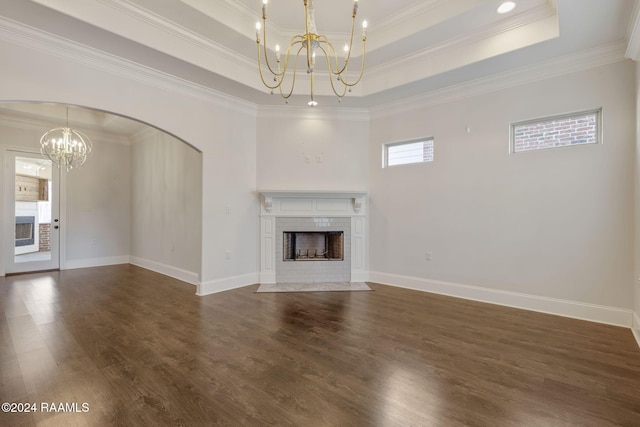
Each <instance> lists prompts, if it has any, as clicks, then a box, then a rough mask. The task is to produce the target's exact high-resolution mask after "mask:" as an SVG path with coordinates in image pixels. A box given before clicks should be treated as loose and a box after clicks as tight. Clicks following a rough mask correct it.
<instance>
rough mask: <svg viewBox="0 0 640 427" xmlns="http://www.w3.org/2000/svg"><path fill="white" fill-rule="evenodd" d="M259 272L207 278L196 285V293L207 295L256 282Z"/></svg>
mask: <svg viewBox="0 0 640 427" xmlns="http://www.w3.org/2000/svg"><path fill="white" fill-rule="evenodd" d="M259 277H260V274H259V273H257V272H256V273H249V274H243V275H241V276H234V277H225V278H223V279H215V280H208V281H206V282H202V283H200V284H199V285H198V290H197V291H196V295H200V296H203V295H209V294H215V293H218V292H223V291H229V290H231V289H237V288H243V287H245V286H250V285H255V284H256V283H258V279H259Z"/></svg>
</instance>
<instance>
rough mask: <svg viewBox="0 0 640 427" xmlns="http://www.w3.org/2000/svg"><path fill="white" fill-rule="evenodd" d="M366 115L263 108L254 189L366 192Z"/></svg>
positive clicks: (367, 184) (347, 112)
mask: <svg viewBox="0 0 640 427" xmlns="http://www.w3.org/2000/svg"><path fill="white" fill-rule="evenodd" d="M368 123H369V115H368V113H367V112H365V111H355V112H354V111H344V112H342V111H340V110H323V109H321V108H309V107H302V108H299V107H291V106H287V108H286V109H281V108H264V109H261V110H260V112H259V114H258V136H257V141H258V142H257V150H258V166H257V171H258V176H257V180H258V187H259V188H260V189H266V190H281V189H286V190H367V188H368V186H369V159H368V140H369V125H368Z"/></svg>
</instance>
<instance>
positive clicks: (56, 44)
mask: <svg viewBox="0 0 640 427" xmlns="http://www.w3.org/2000/svg"><path fill="white" fill-rule="evenodd" d="M0 40H4V41H7V42H9V43H12V44H15V45H18V46H22V47H26V48H29V49H33V50H36V51H39V52H43V53H46V54H47V55H51V56H54V57H57V58H60V59H65V60H70V61H73V62H75V63H79V64H82V65H86V66H89V67H92V68H97V69H100V70H102V71H105V72H107V73H110V74H114V75H117V76H120V77H124V78H126V79H129V80H133V81H137V82H140V83H143V84H145V85H149V86H152V87H156V88H158V89H162V90H163V91H169V92H173V93H175V94H180V95H182V96H187V97H190V98H195V99H198V100H200V101H204V102H207V103H210V104H214V105H216V106H219V107H224V108H226V109H231V110H235V111H237V112H241V113H245V114H253V115H255V114H256V107H255V104H253V103H250V102H248V101H244V100H241V99H239V98H236V97H232V96H230V95H227V94H225V93H222V92H219V91H216V90H214V89H211V88H209V87H205V86H202V85H199V84H196V83H192V82H189V81H186V80H184V79H181V78H179V77H176V76H173V75H170V74H167V73H163V72H161V71H158V70H155V69H152V68H150V67H146V66H143V65H141V64H138V63H135V62H133V61H129V60H127V59H124V58H121V57H118V56H115V55H111V54H108V53H105V52H102V51H99V50H96V49H93V48H90V47H87V46H85V45H82V44H79V43H76V42H73V41H70V40H67V39H62V38H60V37H57V36H54V35H52V34H50V33H47V32H44V31H41V30H39V29H36V28H33V27H29V26H26V25H24V24H21V23H18V22H15V21H13V20H9V19H6V18H3V17H0Z"/></svg>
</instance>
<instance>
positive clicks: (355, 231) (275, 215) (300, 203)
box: [259, 190, 369, 283]
mask: <svg viewBox="0 0 640 427" xmlns="http://www.w3.org/2000/svg"><path fill="white" fill-rule="evenodd" d="M259 193H260V196H261V199H262V200H261V202H262V203H261V204H260V205H261V206H260V208H261V209H260V242H261V244H260V252H261V253H260V283H275V282H276V267H277V264H279V263H278V262H276V253H280V251H277V250H276V246H277V245H281V244H282V239H281V236H280V235H279V234H278V233H277V232H276V228H277V227H276V223H277V222H278V221H280V220H279V218H316V219H317V220H320V219H321V218H326V219H328V220H331V218H334V219H335V218H350V219H349V220H348V223H349V224H350V227H349V228H350V230H349V235H350V238H349V241H350V257H349V258H350V261H349V263H350V265H351V269H350V270H351V274H350V277H351V281H352V282H363V281H366V280H368V271H367V269H368V253H369V251H368V248H367V244H368V237H367V234H368V225H367V222H368V221H367V217H368V212H367V211H368V208H367V202H366V200H367V192H366V191H319V190H308V191H306V190H262V191H259ZM306 231H309V230H306ZM278 247H279V246H278ZM327 265H328V264H327Z"/></svg>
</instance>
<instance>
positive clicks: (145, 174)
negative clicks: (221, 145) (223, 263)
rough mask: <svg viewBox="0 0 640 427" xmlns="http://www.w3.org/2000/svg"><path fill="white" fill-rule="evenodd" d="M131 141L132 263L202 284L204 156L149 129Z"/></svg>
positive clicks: (177, 141) (174, 139)
mask: <svg viewBox="0 0 640 427" xmlns="http://www.w3.org/2000/svg"><path fill="white" fill-rule="evenodd" d="M132 142H133V143H132V145H131V246H130V248H131V251H130V254H131V261H132V263H134V264H137V265H141V266H143V267H148V268H151V269H153V270H156V271H160V272H163V273H164V274H167V275H170V276H173V277H177V278H179V279H182V280H185V281H188V282H190V283H198V281H199V275H200V270H201V258H200V251H201V248H202V239H201V236H202V155H201V153H200V152H198V151H197V150H195V149H194V148H193V147H190V146H189V145H187V144H185V143H184V142H182V141H180V140H178V139H176V138H174V137H173V136H171V135H168V134H166V133H164V132H161V131H159V130H157V129H153V128H149V129H147V130H145V131H143V132H140V133H139V134H138V135H136V136H135V137H134V138H133V141H132Z"/></svg>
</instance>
